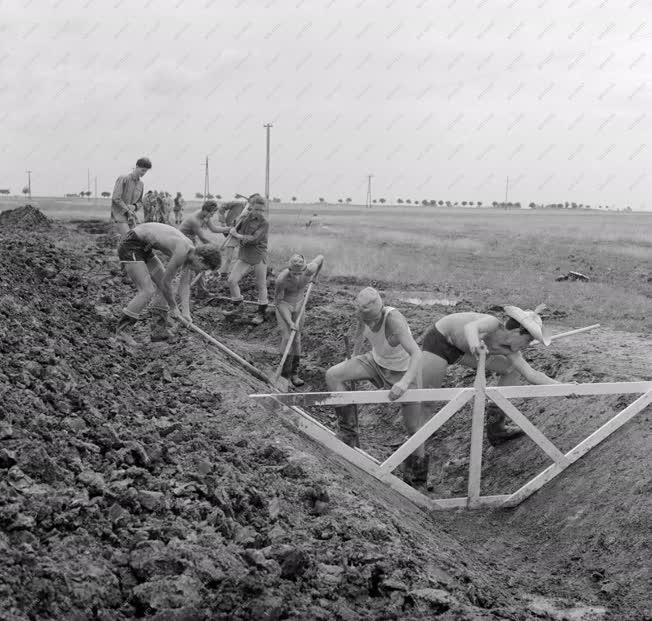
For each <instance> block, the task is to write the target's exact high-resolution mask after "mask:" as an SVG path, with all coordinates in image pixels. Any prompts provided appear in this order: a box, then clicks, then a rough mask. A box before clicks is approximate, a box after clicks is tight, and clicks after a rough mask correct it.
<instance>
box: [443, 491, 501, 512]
mask: <svg viewBox="0 0 652 621" xmlns="http://www.w3.org/2000/svg"><path fill="white" fill-rule="evenodd" d="M508 498H509V494H500V495H497V496H479V497H478V498H476V501H475V503H474V506H473V507H469V506H468V505H469V499H468V498H467V497H466V496H463V497H458V498H436V499H434V500H433V502H436V503H437V504H438V505H439V507H440V510H450V509H469V508H473V509H478V508H480V507H501V506H502V505H503V503H504V502H505V500H507V499H508Z"/></svg>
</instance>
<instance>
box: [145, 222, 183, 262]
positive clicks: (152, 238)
mask: <svg viewBox="0 0 652 621" xmlns="http://www.w3.org/2000/svg"><path fill="white" fill-rule="evenodd" d="M134 232H135V233H136V235H138V238H139V239H141V240H142V241H144V242H147V243H148V244H150V246H151V247H152V248H154V249H155V250H160V251H161V252H162V253H164V254H166V255H168V256H170V257H171V256H172V255H173V254H175V253H176V252H179V251H180V250H185V251H186V252H185V254H187V253H188V252H190V251H191V250H193V248H194V246H193V244H192V242H191V241H190V240H189V239H188V238H187V237H186V236H185V235H184V234H183V233H181V231H179V230H178V229H176V228H174V227H173V226H171V225H169V224H162V223H160V222H144V223H143V224H138V225H137V226H136V227H135V228H134Z"/></svg>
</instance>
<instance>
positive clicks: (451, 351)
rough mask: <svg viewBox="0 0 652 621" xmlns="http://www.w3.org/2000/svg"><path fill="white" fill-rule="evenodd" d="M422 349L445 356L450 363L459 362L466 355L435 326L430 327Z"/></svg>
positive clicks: (441, 356)
mask: <svg viewBox="0 0 652 621" xmlns="http://www.w3.org/2000/svg"><path fill="white" fill-rule="evenodd" d="M421 349H422V350H423V351H427V352H429V353H431V354H435V356H439V357H440V358H443V359H444V360H445V361H446V362H448V364H453V363H455V362H457V361H458V360H459V359H460V358H461V357H462V356H463V355H464V352H463V351H462V350H461V349H459V348H458V347H455V345H452V344H451V343H449V341H448V339H447V338H446V337H445V336H444V335H443V334H442V333H441V332H440V331H439V330H437V328H436V327H435V326H432V327H431V328H428V331H427V332H426V334H425V336H424V338H423V346H422V347H421Z"/></svg>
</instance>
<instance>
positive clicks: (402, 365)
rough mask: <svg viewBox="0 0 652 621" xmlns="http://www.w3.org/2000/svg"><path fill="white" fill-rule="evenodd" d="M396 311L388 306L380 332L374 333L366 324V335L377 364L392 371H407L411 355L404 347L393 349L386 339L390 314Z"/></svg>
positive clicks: (399, 346)
mask: <svg viewBox="0 0 652 621" xmlns="http://www.w3.org/2000/svg"><path fill="white" fill-rule="evenodd" d="M393 310H396V309H395V308H393V307H391V306H386V307H385V308H384V310H383V322H382V324H381V326H380V329H379V330H378V332H373V331H372V330H371V329H370V328H369V326H367V325H366V324H365V327H364V335H365V337H366V338H367V340H368V341H369V342H370V343H371V355H372V356H373V358H374V360H375V361H376V363H377V364H379V365H380V366H381V367H383V368H385V369H389V370H390V371H407V369H408V366H410V354H408V353H407V352H406V351H405V350H404V349H403V346H402V345H397V346H396V347H393V346H392V345H390V344H389V343H388V342H387V338H386V337H385V324H386V323H387V317H388V316H389V314H390V313H391V312H392V311H393Z"/></svg>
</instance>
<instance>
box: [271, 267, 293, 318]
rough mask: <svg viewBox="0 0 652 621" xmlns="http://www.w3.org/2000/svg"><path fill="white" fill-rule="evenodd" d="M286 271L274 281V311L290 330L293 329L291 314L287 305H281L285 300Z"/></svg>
mask: <svg viewBox="0 0 652 621" xmlns="http://www.w3.org/2000/svg"><path fill="white" fill-rule="evenodd" d="M287 274H288V272H287V269H285V270H283V271H282V272H281V273H280V274H279V275H278V278H277V279H276V284H275V286H274V304H275V305H276V310H277V311H278V313H279V315H281V317H282V318H283V319H284V320H285V323H287V324H288V326H290V329H292V328H294V327H295V326H294V322H293V321H292V313H291V312H290V308H289V307H288V305H287V304H281V302H283V300H284V298H285V281H286V279H287Z"/></svg>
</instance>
